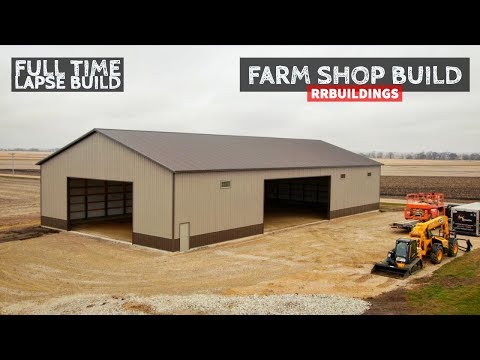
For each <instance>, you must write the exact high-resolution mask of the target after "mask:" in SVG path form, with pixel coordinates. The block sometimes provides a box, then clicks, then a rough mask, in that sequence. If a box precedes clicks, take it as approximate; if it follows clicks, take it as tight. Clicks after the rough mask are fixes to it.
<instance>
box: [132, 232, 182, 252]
mask: <svg viewBox="0 0 480 360" xmlns="http://www.w3.org/2000/svg"><path fill="white" fill-rule="evenodd" d="M132 244H135V245H142V246H148V247H151V248H155V249H160V250H166V251H179V250H180V240H179V239H175V240H172V239H166V238H162V237H160V236H153V235H146V234H140V233H136V232H134V233H133V234H132Z"/></svg>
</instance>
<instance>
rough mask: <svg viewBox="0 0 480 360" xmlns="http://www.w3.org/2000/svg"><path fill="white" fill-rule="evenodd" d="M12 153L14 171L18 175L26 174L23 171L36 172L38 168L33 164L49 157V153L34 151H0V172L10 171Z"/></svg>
mask: <svg viewBox="0 0 480 360" xmlns="http://www.w3.org/2000/svg"><path fill="white" fill-rule="evenodd" d="M12 153H14V154H15V155H14V160H15V170H18V173H26V172H25V170H36V171H37V172H38V170H39V169H40V166H38V165H35V163H36V162H37V161H39V160H41V159H43V158H44V157H46V156H48V155H50V154H51V153H50V152H40V151H39V152H36V151H0V172H6V171H8V170H10V171H11V170H12V155H11V154H12Z"/></svg>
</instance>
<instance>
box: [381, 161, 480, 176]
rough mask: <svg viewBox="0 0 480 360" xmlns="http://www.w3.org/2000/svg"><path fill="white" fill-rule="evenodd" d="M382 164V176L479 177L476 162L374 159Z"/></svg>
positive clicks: (477, 162) (479, 166)
mask: <svg viewBox="0 0 480 360" xmlns="http://www.w3.org/2000/svg"><path fill="white" fill-rule="evenodd" d="M374 160H376V161H378V162H380V163H382V164H384V165H383V166H382V176H454V177H480V161H476V160H406V159H374Z"/></svg>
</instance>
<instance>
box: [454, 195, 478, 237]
mask: <svg viewBox="0 0 480 360" xmlns="http://www.w3.org/2000/svg"><path fill="white" fill-rule="evenodd" d="M479 221H480V202H474V203H471V204H465V205H458V206H455V207H453V208H452V209H451V223H452V230H455V232H456V233H457V234H463V235H470V236H480V224H479Z"/></svg>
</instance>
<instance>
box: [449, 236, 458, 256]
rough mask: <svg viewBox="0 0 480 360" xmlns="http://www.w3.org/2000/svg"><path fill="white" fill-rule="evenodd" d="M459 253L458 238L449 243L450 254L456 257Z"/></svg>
mask: <svg viewBox="0 0 480 360" xmlns="http://www.w3.org/2000/svg"><path fill="white" fill-rule="evenodd" d="M457 254H458V241H457V239H455V240H453V241H451V242H449V243H448V256H450V257H455V256H457Z"/></svg>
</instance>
